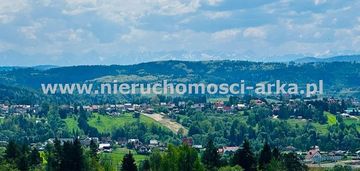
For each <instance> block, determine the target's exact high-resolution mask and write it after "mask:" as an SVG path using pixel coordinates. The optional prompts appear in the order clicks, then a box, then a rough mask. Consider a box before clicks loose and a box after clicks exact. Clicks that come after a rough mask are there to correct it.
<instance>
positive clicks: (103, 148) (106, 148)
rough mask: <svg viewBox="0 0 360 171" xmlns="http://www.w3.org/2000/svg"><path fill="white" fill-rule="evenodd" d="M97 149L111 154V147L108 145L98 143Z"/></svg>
mask: <svg viewBox="0 0 360 171" xmlns="http://www.w3.org/2000/svg"><path fill="white" fill-rule="evenodd" d="M98 149H99V150H100V151H103V152H105V153H111V151H112V147H111V144H110V143H100V144H99V148H98Z"/></svg>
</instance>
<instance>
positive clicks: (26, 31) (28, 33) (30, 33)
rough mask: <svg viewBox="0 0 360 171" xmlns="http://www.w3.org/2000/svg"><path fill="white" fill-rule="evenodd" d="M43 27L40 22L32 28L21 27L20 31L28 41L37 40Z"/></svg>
mask: <svg viewBox="0 0 360 171" xmlns="http://www.w3.org/2000/svg"><path fill="white" fill-rule="evenodd" d="M41 27H42V24H41V23H40V22H36V23H34V24H33V25H31V26H24V27H20V29H19V30H18V31H19V32H20V33H22V34H23V35H24V36H25V37H26V38H27V39H33V40H34V39H37V36H36V35H37V32H38V31H39V29H40V28H41Z"/></svg>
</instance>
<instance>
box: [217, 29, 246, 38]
mask: <svg viewBox="0 0 360 171" xmlns="http://www.w3.org/2000/svg"><path fill="white" fill-rule="evenodd" d="M240 33H241V30H240V29H227V30H222V31H218V32H215V33H213V34H212V38H213V39H215V40H225V41H226V40H231V39H234V38H235V37H236V36H238V35H239V34H240Z"/></svg>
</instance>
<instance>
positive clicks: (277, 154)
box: [272, 147, 281, 160]
mask: <svg viewBox="0 0 360 171" xmlns="http://www.w3.org/2000/svg"><path fill="white" fill-rule="evenodd" d="M280 155H281V154H280V151H279V149H278V148H276V147H275V148H274V149H273V150H272V158H273V159H275V160H279V159H280Z"/></svg>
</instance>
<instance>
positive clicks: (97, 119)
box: [88, 113, 161, 133]
mask: <svg viewBox="0 0 360 171" xmlns="http://www.w3.org/2000/svg"><path fill="white" fill-rule="evenodd" d="M136 121H137V119H136V118H133V116H132V114H130V113H126V114H121V115H120V116H108V115H100V114H98V113H93V114H92V116H91V117H90V118H89V121H88V123H89V125H90V126H92V127H95V128H96V129H97V130H98V131H99V132H101V133H111V132H112V131H113V130H114V129H116V128H119V127H122V126H124V125H125V124H126V123H132V122H136ZM140 122H142V123H145V124H152V123H154V124H157V125H158V126H161V125H160V124H159V123H158V122H156V121H155V120H153V119H151V118H149V117H146V116H143V115H141V116H140Z"/></svg>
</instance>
